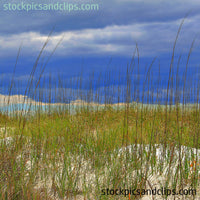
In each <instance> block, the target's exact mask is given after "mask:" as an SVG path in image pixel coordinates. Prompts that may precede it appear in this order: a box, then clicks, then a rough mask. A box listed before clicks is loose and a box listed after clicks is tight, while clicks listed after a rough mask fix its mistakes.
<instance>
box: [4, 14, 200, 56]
mask: <svg viewBox="0 0 200 200" xmlns="http://www.w3.org/2000/svg"><path fill="white" fill-rule="evenodd" d="M180 23H181V20H176V21H173V22H162V23H161V22H151V23H137V24H136V23H134V24H130V25H121V26H119V25H111V26H107V27H105V28H96V29H83V30H72V31H63V32H61V33H54V34H53V35H52V37H51V39H50V41H49V43H48V45H47V48H46V51H45V52H46V53H47V54H50V52H52V50H53V49H54V47H55V46H56V45H57V43H58V42H59V40H60V39H61V38H62V37H63V36H64V38H63V41H62V43H61V44H60V46H59V47H58V49H57V51H56V55H57V56H65V57H66V56H79V55H81V56H94V55H101V56H102V55H116V56H117V55H120V56H131V55H132V53H133V51H134V48H135V44H136V42H137V43H138V45H139V50H140V56H159V55H161V54H164V53H169V52H171V50H172V47H173V42H174V40H175V37H176V34H177V31H178V27H179V25H180ZM199 25H200V16H195V17H193V18H190V19H186V20H185V23H184V25H183V30H182V32H181V34H180V39H179V41H178V44H177V45H178V48H179V49H180V51H182V52H183V53H184V52H187V51H188V49H189V45H190V44H191V42H192V39H193V38H194V37H195V35H196V34H197V33H198V32H199V30H197V27H198V26H199ZM195 30H197V32H196V33H195ZM47 37H48V34H42V33H40V32H23V33H19V34H12V35H0V51H1V55H2V56H6V55H8V54H9V55H11V54H14V56H16V52H17V49H18V48H19V46H20V44H21V42H23V48H22V52H23V54H24V55H33V54H36V52H39V51H40V49H41V48H42V46H43V44H44V42H45V41H46V39H47ZM198 41H199V38H197V42H198Z"/></svg>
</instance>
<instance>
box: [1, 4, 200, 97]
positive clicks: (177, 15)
mask: <svg viewBox="0 0 200 200" xmlns="http://www.w3.org/2000/svg"><path fill="white" fill-rule="evenodd" d="M20 2H22V1H21V0H1V2H0V27H1V28H0V71H1V75H0V76H1V82H3V83H4V84H6V83H7V84H8V83H9V80H10V79H11V77H12V72H13V68H14V65H15V60H16V55H17V51H18V48H19V46H20V44H21V43H22V49H21V53H20V57H19V61H18V65H17V69H16V76H15V79H16V80H18V81H20V80H21V81H22V82H23V81H24V84H25V82H26V80H27V78H28V75H29V74H30V72H31V68H32V66H33V64H34V61H35V59H36V57H37V55H38V53H39V51H40V49H41V48H42V46H43V44H44V42H45V40H46V38H47V36H48V34H49V32H50V31H51V29H52V28H53V26H55V29H54V32H53V34H52V37H51V39H50V41H49V43H48V46H47V48H46V49H45V52H44V56H47V57H48V55H49V54H50V53H51V52H52V50H53V49H54V47H55V46H56V44H57V43H58V41H59V40H60V39H61V38H62V37H64V38H63V40H62V43H61V44H60V45H59V47H58V48H57V50H56V52H55V54H54V55H53V57H52V59H51V60H50V61H49V63H48V65H47V67H46V69H45V72H44V76H45V75H46V76H48V74H49V73H51V74H53V75H55V76H56V74H57V73H61V74H62V76H63V77H65V79H69V78H71V77H76V76H78V75H77V74H78V73H80V71H81V69H82V70H83V72H84V77H85V79H84V80H85V81H86V83H87V78H88V76H89V73H90V72H91V71H94V73H99V72H104V71H105V70H106V68H107V65H108V63H109V60H110V59H111V58H112V61H111V62H110V64H109V67H110V69H111V70H114V71H117V70H119V69H120V70H122V73H123V70H125V68H126V66H127V62H130V60H131V56H132V54H133V52H134V49H135V45H136V43H137V44H138V47H139V56H140V69H141V71H140V73H141V76H142V75H143V74H144V73H145V72H144V67H145V66H146V64H149V65H150V63H151V61H152V60H153V58H154V57H155V56H156V57H157V58H158V60H157V61H156V65H158V61H159V62H160V65H161V69H162V70H161V71H162V74H163V77H164V76H165V75H166V73H167V72H168V71H169V64H170V58H171V55H172V48H173V43H174V40H175V37H176V33H177V31H178V27H179V25H180V23H181V20H182V19H183V18H184V16H185V14H186V13H187V12H190V13H189V15H188V17H187V19H186V20H185V22H184V25H183V28H182V30H181V34H180V37H179V39H178V42H177V46H176V53H175V58H176V59H177V57H178V56H179V54H182V55H183V61H182V63H183V65H181V66H180V69H184V68H185V63H186V56H187V53H188V51H189V48H190V45H191V43H192V40H193V39H194V38H195V37H196V41H195V45H194V48H193V54H192V56H191V60H190V63H189V67H190V71H195V70H196V68H198V65H199V63H198V57H199V53H200V51H199V42H200V40H199V36H200V28H199V27H200V1H199V0H174V1H172V0H169V1H164V0H148V1H147V0H146V1H142V0H108V1H105V0H96V1H95V0H84V1H83V0H73V1H67V2H68V3H77V4H80V3H81V2H82V3H83V2H84V3H90V4H91V3H96V4H99V10H98V11H94V10H93V11H72V12H70V13H68V12H64V11H29V12H26V11H4V10H3V6H4V4H5V3H20ZM25 2H27V3H32V2H34V1H31V0H27V1H25ZM37 2H38V1H37ZM52 2H53V3H55V2H60V3H61V2H66V1H65V0H58V1H55V0H40V3H52ZM41 62H42V61H41ZM175 62H176V60H175ZM156 70H157V71H158V67H157V68H156V67H155V71H156ZM166 76H167V75H166ZM21 87H22V88H24V86H23V84H22V86H21ZM1 88H2V87H1ZM1 90H2V89H1ZM2 92H3V90H2ZM0 93H1V92H0Z"/></svg>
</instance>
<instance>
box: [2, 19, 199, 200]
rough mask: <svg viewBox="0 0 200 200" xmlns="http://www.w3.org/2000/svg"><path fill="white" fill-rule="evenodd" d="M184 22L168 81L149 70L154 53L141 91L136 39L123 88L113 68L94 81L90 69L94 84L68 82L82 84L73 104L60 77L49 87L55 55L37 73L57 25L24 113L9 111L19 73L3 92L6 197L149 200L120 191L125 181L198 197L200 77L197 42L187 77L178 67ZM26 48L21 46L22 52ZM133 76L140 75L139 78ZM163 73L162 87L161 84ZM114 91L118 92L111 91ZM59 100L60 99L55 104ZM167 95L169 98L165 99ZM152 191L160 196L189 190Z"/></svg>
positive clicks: (29, 86)
mask: <svg viewBox="0 0 200 200" xmlns="http://www.w3.org/2000/svg"><path fill="white" fill-rule="evenodd" d="M183 22H184V20H183V21H182V23H181V25H180V27H179V30H178V33H177V37H176V40H175V43H174V47H173V53H172V59H171V65H170V69H169V77H168V79H167V82H166V84H163V83H162V82H161V77H160V75H158V76H157V77H156V78H155V77H154V76H153V74H152V73H151V72H152V67H153V65H154V63H155V60H153V61H152V63H150V65H149V67H148V68H147V71H146V77H145V79H144V80H143V82H142V84H143V85H142V91H139V89H138V86H139V83H140V84H141V80H140V73H139V50H138V47H137V45H136V51H135V53H134V55H133V58H132V59H131V62H130V63H129V65H127V73H126V77H125V81H126V85H125V87H124V85H123V87H120V85H119V86H118V87H117V89H116V87H115V89H114V88H113V85H112V84H111V83H110V82H111V80H110V74H112V72H109V71H108V72H106V74H105V76H102V74H101V75H99V79H97V80H96V82H95V80H94V79H93V77H94V76H93V75H92V74H91V76H90V78H91V80H90V83H91V84H90V88H89V90H87V92H85V90H83V84H82V77H81V76H78V78H77V79H73V80H71V81H70V84H71V86H73V85H74V84H76V85H78V86H79V90H75V91H76V92H74V90H71V91H70V92H69V93H70V98H71V97H73V98H72V99H75V100H76V101H75V102H73V103H72V102H70V101H69V102H68V99H67V100H66V94H65V88H64V85H65V82H64V80H62V79H61V78H60V77H58V83H57V84H56V85H55V86H52V85H51V80H49V86H51V87H49V88H48V89H49V95H46V94H43V93H41V90H40V88H41V87H42V85H41V82H42V75H43V72H44V69H45V67H46V65H47V63H46V64H44V65H43V66H41V68H40V72H41V73H40V76H39V78H38V80H36V82H34V79H33V77H34V75H35V71H36V70H37V69H38V62H39V60H40V58H41V55H42V53H43V51H44V49H45V47H46V45H47V43H48V41H49V38H50V37H51V34H52V32H51V33H50V34H49V37H48V38H47V41H46V42H45V44H44V46H43V48H42V49H41V52H40V53H39V55H38V58H37V59H36V62H35V64H34V66H33V69H32V72H31V74H30V78H29V80H28V84H27V87H26V90H25V92H24V94H23V95H24V96H22V97H21V98H20V105H26V107H23V106H22V107H21V108H22V109H21V110H20V111H19V110H18V107H17V106H16V109H10V107H12V108H15V105H16V104H17V101H14V99H13V96H12V89H13V87H14V85H15V84H14V76H13V80H12V81H11V84H10V87H9V89H8V91H9V92H8V94H9V95H8V97H5V98H4V104H3V105H4V106H5V105H6V106H7V110H3V111H1V113H0V128H1V129H0V150H1V151H0V172H1V173H0V174H1V175H0V199H2V200H6V199H9V200H21V199H23V200H29V199H35V200H38V199H77V200H78V199H79V200H80V199H92V200H93V199H128V198H129V199H142V198H144V197H145V195H146V194H145V193H140V194H137V195H131V194H130V195H129V194H128V193H129V192H128V193H127V192H125V193H124V194H122V195H112V192H113V191H114V190H116V189H119V188H124V189H130V188H131V189H132V190H133V189H135V190H140V191H142V190H153V189H154V188H157V189H159V188H168V189H171V190H173V189H174V190H176V191H179V190H184V191H185V192H187V194H188V196H187V198H188V199H197V200H198V199H200V194H199V192H200V181H199V180H200V162H199V159H200V135H199V133H200V107H199V89H200V87H199V86H200V85H199V81H198V80H195V79H193V78H191V79H189V80H188V78H187V70H188V63H189V58H190V55H191V53H192V48H193V43H192V45H191V48H190V50H189V53H188V59H187V63H186V66H185V68H184V69H185V74H184V76H183V75H182V74H181V75H179V68H180V66H179V64H180V63H179V62H178V64H177V66H176V67H174V65H173V63H174V51H175V46H176V41H177V40H178V36H179V34H180V30H181V27H182V25H183ZM57 47H58V46H57V45H56V47H55V49H54V51H55V50H56V48H57ZM54 51H53V52H54ZM53 52H52V54H51V55H50V57H51V56H52V55H53ZM19 53H20V49H19V52H18V56H17V60H18V57H19ZM179 58H180V57H179ZM17 60H16V64H17ZM48 60H49V58H48ZM15 68H16V67H15ZM159 70H160V67H159ZM14 72H15V70H14ZM132 77H136V78H134V81H133V80H132ZM50 79H51V77H50ZM155 79H156V83H157V84H158V85H159V87H158V88H155V87H154V83H155V82H154V80H155ZM119 80H121V77H119ZM180 80H181V81H180ZM97 82H104V83H105V87H104V91H103V92H102V87H101V89H99V90H98V89H96V87H95V85H96V83H97ZM180 82H182V83H183V84H180ZM45 83H46V82H45ZM188 83H189V85H188ZM191 83H192V84H191ZM134 84H135V85H134ZM158 85H157V86H158ZM191 85H192V87H191ZM188 86H189V87H188ZM53 88H57V89H56V90H54V93H53V92H52V91H53ZM60 88H63V89H60ZM69 88H70V87H69ZM160 90H162V91H165V92H164V93H160ZM180 91H181V92H180ZM113 92H116V93H117V95H116V96H117V97H118V98H116V96H112V95H110V93H111V94H112V93H113ZM102 93H103V95H102ZM45 95H46V96H45ZM44 96H45V100H46V102H44V101H43V100H44ZM188 96H190V98H192V99H193V103H192V104H188ZM27 97H28V98H27ZM77 97H78V98H79V99H80V100H77V99H78V98H77ZM52 99H60V101H59V102H57V104H54V107H52V105H53V104H52V103H55V102H52ZM116 99H117V101H118V103H116ZM121 99H122V100H123V101H121ZM161 100H165V102H164V104H161V103H160V102H161ZM66 101H67V103H66ZM102 102H103V103H102ZM18 103H19V102H18ZM114 103H115V104H114ZM74 105H75V107H73V106H74ZM44 106H45V109H43V108H44ZM55 106H56V107H55ZM35 108H37V109H35ZM55 108H56V109H55ZM72 110H73V112H72ZM189 188H192V190H193V191H192V193H190V192H191V191H190V192H189ZM107 189H109V190H107ZM187 189H188V190H187ZM107 191H109V192H110V193H109V194H107ZM189 193H190V194H189ZM146 197H147V195H146ZM148 197H149V198H151V199H156V200H158V199H159V198H160V199H161V198H162V199H163V198H164V199H174V197H176V198H182V197H183V195H182V196H181V194H177V195H176V196H173V195H166V194H163V195H160V196H155V197H154V196H152V195H150V194H149V195H148Z"/></svg>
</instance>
